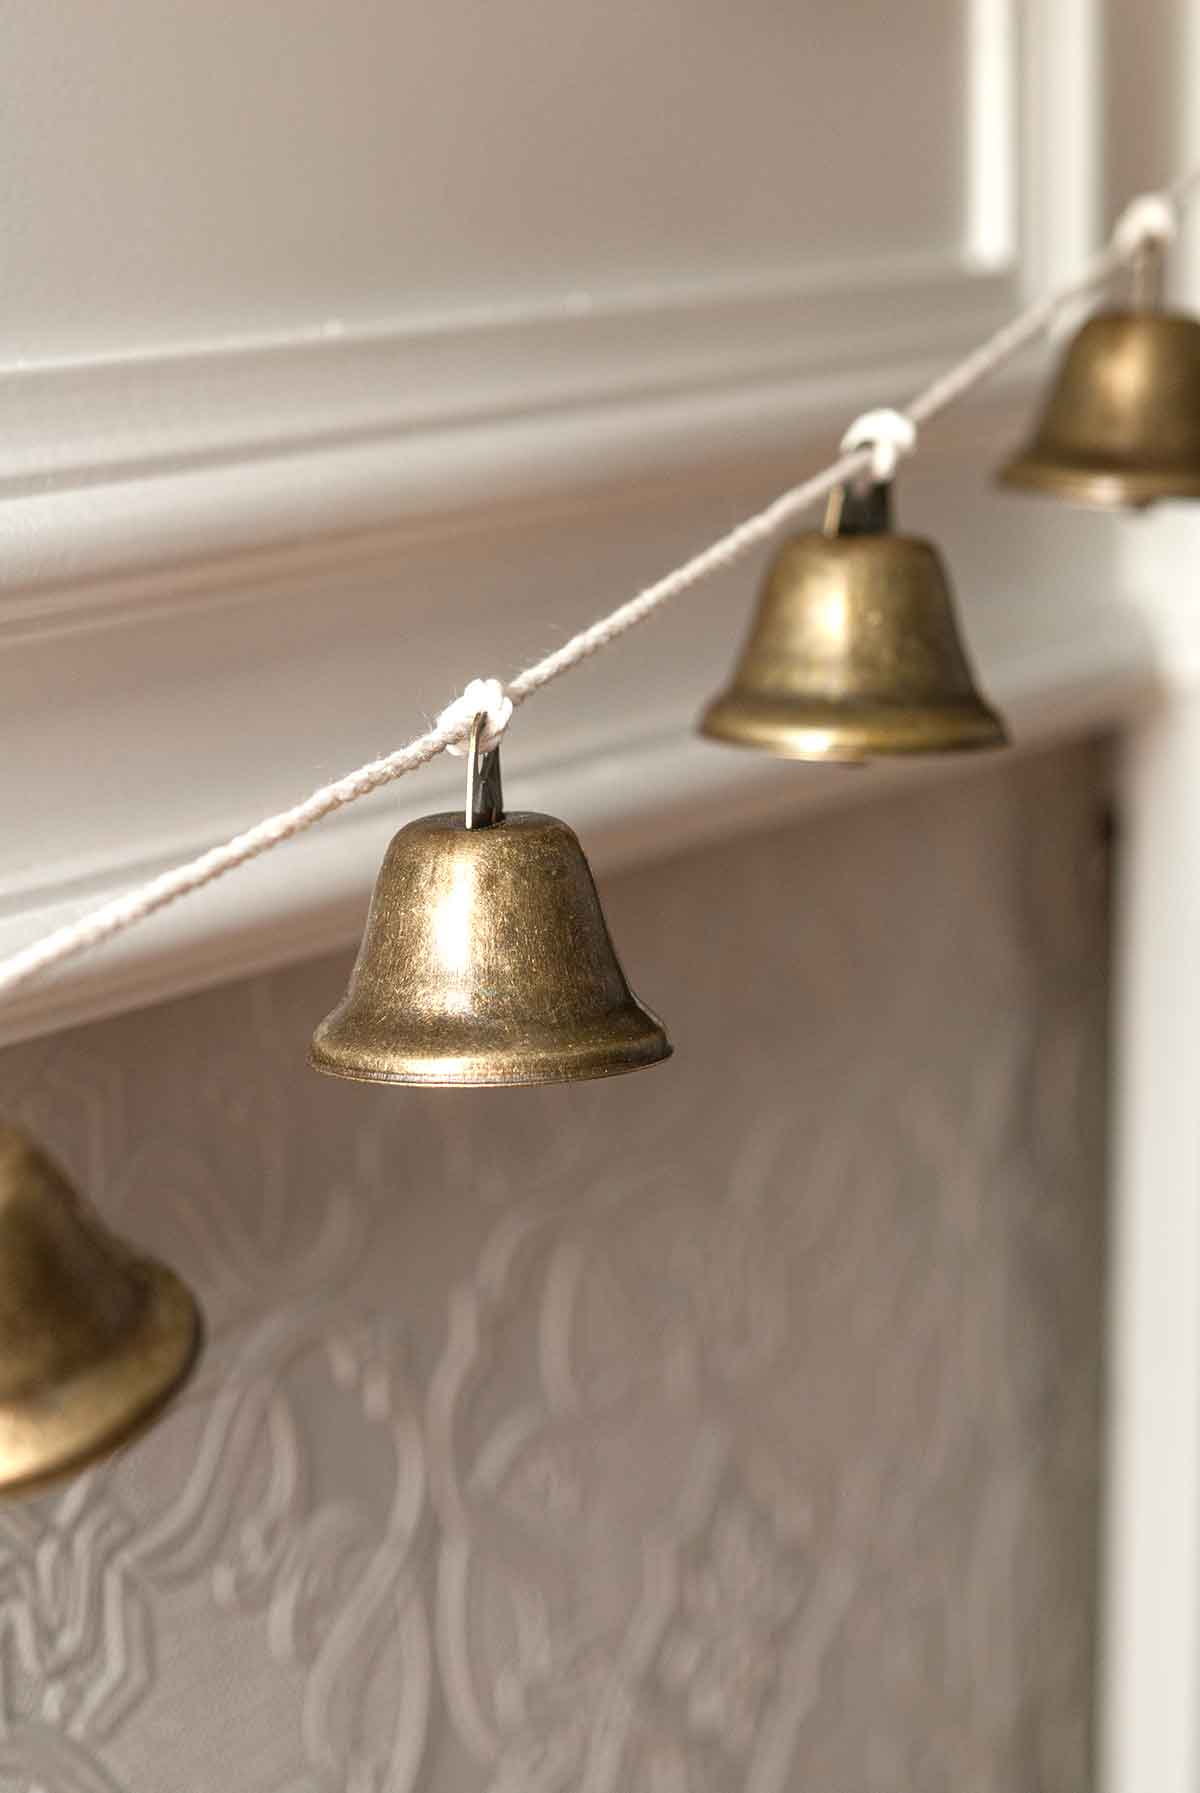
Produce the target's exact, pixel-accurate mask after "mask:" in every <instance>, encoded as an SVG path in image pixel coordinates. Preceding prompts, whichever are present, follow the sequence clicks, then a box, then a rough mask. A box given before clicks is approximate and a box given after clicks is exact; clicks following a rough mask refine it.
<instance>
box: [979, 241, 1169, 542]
mask: <svg viewBox="0 0 1200 1793" xmlns="http://www.w3.org/2000/svg"><path fill="white" fill-rule="evenodd" d="M1139 278H1140V283H1141V291H1140V293H1139V294H1138V295H1137V298H1138V299H1139V300H1140V303H1135V305H1134V307H1133V308H1132V309H1128V310H1122V311H1108V312H1102V313H1101V314H1100V315H1098V316H1096V317H1093V318H1090V319H1089V320H1088V322H1087V323H1085V324H1084V325H1083V326H1082V328H1081V329H1080V330H1079V331H1078V332H1077V333H1076V335H1075V336H1074V337H1073V338H1072V340H1071V343H1070V345H1069V346H1068V348H1067V351H1066V353H1065V355H1064V356H1063V359H1062V362H1061V364H1060V366H1059V369H1058V374H1057V377H1056V379H1055V381H1054V385H1053V387H1052V388H1051V392H1050V397H1049V399H1048V400H1047V403H1046V407H1045V409H1044V411H1043V413H1042V416H1041V419H1040V421H1039V423H1038V426H1037V429H1036V431H1035V433H1034V436H1033V439H1032V441H1031V442H1030V443H1029V445H1028V447H1027V448H1026V449H1025V450H1024V451H1023V452H1022V453H1021V454H1019V455H1017V457H1016V459H1015V460H1012V461H1010V462H1009V463H1008V465H1007V466H1006V467H1005V468H1003V470H1002V471H1001V473H1000V475H999V477H1000V480H1001V481H1002V483H1003V484H1004V485H1007V486H1015V487H1017V488H1019V489H1021V490H1024V491H1031V492H1045V493H1048V494H1049V495H1050V496H1051V497H1055V498H1063V499H1066V500H1068V501H1069V502H1072V503H1076V504H1089V505H1102V506H1117V505H1127V506H1131V507H1134V508H1137V509H1141V508H1143V507H1144V506H1146V505H1148V504H1153V503H1155V501H1156V500H1158V499H1160V498H1198V497H1200V318H1194V317H1187V316H1185V315H1183V314H1181V313H1178V312H1166V311H1161V310H1159V309H1158V308H1157V303H1156V299H1157V278H1156V274H1155V269H1154V263H1153V262H1152V261H1151V260H1150V252H1148V254H1147V257H1146V259H1145V261H1144V262H1143V265H1142V268H1141V271H1140V276H1139Z"/></svg>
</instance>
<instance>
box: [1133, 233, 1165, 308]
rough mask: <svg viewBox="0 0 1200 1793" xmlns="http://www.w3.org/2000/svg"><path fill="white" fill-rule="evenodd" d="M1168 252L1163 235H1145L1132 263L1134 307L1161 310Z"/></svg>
mask: <svg viewBox="0 0 1200 1793" xmlns="http://www.w3.org/2000/svg"><path fill="white" fill-rule="evenodd" d="M1166 260H1167V258H1166V253H1165V250H1164V245H1163V240H1162V238H1161V237H1143V238H1142V241H1141V242H1140V243H1139V245H1138V247H1137V250H1136V252H1135V254H1134V257H1133V261H1132V263H1131V265H1130V280H1131V286H1132V300H1133V309H1134V310H1135V311H1161V310H1162V305H1163V288H1164V284H1165V276H1166Z"/></svg>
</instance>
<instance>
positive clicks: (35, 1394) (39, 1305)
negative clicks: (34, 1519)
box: [0, 1127, 201, 1493]
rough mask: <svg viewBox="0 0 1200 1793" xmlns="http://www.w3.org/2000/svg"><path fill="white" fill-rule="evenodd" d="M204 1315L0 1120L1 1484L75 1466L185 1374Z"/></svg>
mask: <svg viewBox="0 0 1200 1793" xmlns="http://www.w3.org/2000/svg"><path fill="white" fill-rule="evenodd" d="M200 1332H201V1326H200V1315H199V1310H198V1309H197V1307H196V1303H195V1301H194V1300H193V1299H192V1296H191V1294H190V1293H189V1292H188V1290H187V1289H186V1288H185V1287H184V1285H183V1284H182V1283H181V1282H180V1281H179V1279H178V1277H176V1276H174V1275H172V1273H171V1272H170V1271H169V1270H167V1269H164V1267H163V1266H162V1265H161V1264H156V1263H154V1262H153V1261H152V1260H150V1259H148V1258H141V1257H138V1256H136V1255H135V1254H134V1253H133V1252H132V1251H130V1250H129V1248H128V1247H127V1246H126V1245H124V1244H123V1243H122V1242H121V1241H120V1240H119V1239H117V1238H116V1237H115V1236H114V1235H113V1234H112V1233H110V1232H109V1231H108V1229H107V1228H106V1227H105V1226H104V1225H103V1224H102V1222H101V1221H100V1218H99V1216H98V1215H97V1214H96V1213H95V1212H94V1211H93V1210H92V1209H91V1208H90V1207H89V1206H88V1205H87V1204H86V1203H85V1202H83V1201H82V1200H81V1199H80V1198H79V1196H78V1195H76V1194H75V1192H74V1190H73V1189H71V1187H70V1186H69V1184H68V1183H67V1182H66V1180H65V1178H64V1177H63V1176H62V1174H61V1172H60V1171H59V1170H57V1169H56V1167H55V1166H54V1165H53V1164H52V1163H51V1162H50V1161H49V1159H48V1158H46V1157H45V1156H44V1155H43V1153H41V1152H40V1151H38V1149H37V1148H36V1146H34V1145H33V1144H32V1142H31V1141H30V1140H28V1139H27V1138H26V1137H25V1135H24V1134H23V1133H21V1132H19V1131H18V1130H17V1129H16V1128H14V1127H0V1492H2V1493H11V1492H14V1491H17V1490H22V1491H23V1490H26V1489H29V1488H33V1487H37V1486H39V1485H40V1484H41V1483H43V1482H47V1481H50V1480H52V1479H53V1478H55V1477H57V1476H60V1475H65V1474H67V1473H69V1472H71V1471H73V1470H78V1469H82V1468H83V1467H84V1466H85V1465H86V1464H88V1463H91V1462H93V1461H94V1460H95V1459H97V1458H99V1457H103V1456H105V1455H107V1453H108V1452H109V1451H111V1450H114V1449H115V1448H116V1446H117V1445H119V1444H123V1443H125V1441H126V1440H127V1439H129V1438H130V1437H132V1436H133V1434H134V1433H136V1432H138V1431H140V1430H141V1428H142V1427H143V1426H145V1425H146V1424H147V1423H148V1422H149V1421H150V1420H151V1419H152V1418H153V1417H154V1415H155V1414H156V1413H157V1412H158V1410H159V1409H160V1408H161V1407H162V1406H163V1404H164V1403H165V1402H166V1400H167V1399H168V1397H169V1396H170V1395H172V1394H173V1393H174V1392H175V1390H176V1389H177V1388H178V1387H179V1385H180V1383H181V1382H183V1380H184V1379H185V1377H186V1376H187V1374H188V1372H189V1371H190V1369H191V1367H192V1364H193V1363H194V1361H195V1358H196V1354H197V1351H198V1349H199V1345H200Z"/></svg>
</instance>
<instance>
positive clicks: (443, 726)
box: [0, 167, 1200, 993]
mask: <svg viewBox="0 0 1200 1793" xmlns="http://www.w3.org/2000/svg"><path fill="white" fill-rule="evenodd" d="M1198 192H1200V167H1196V168H1194V169H1191V170H1190V171H1189V172H1188V173H1186V174H1184V175H1181V176H1180V177H1179V179H1178V180H1176V181H1174V182H1173V183H1172V185H1171V186H1170V187H1168V188H1167V189H1165V191H1164V192H1163V193H1162V194H1161V195H1160V194H1148V195H1145V196H1143V198H1142V199H1139V200H1135V201H1134V202H1133V204H1132V205H1130V206H1128V207H1126V210H1125V211H1124V213H1123V214H1122V217H1121V219H1120V220H1119V221H1118V225H1117V229H1116V231H1115V232H1114V234H1113V237H1112V239H1111V240H1110V243H1109V246H1108V247H1107V248H1106V249H1105V250H1104V251H1103V252H1102V253H1101V254H1100V255H1098V256H1096V257H1095V259H1094V260H1093V261H1092V262H1091V263H1089V265H1088V266H1087V268H1085V270H1084V272H1083V274H1082V275H1081V276H1080V278H1079V279H1078V280H1076V281H1073V282H1072V283H1071V284H1070V285H1069V286H1065V287H1061V288H1059V290H1058V291H1057V292H1054V293H1050V294H1048V295H1047V296H1046V297H1044V298H1042V299H1039V300H1037V302H1036V303H1035V304H1033V305H1030V306H1029V307H1028V309H1027V310H1025V311H1023V312H1021V313H1020V314H1019V315H1018V316H1017V317H1015V318H1013V319H1012V321H1011V322H1010V323H1007V324H1005V325H1004V326H1003V327H1002V328H1001V329H999V330H997V331H996V332H995V334H994V335H992V336H990V337H989V338H988V339H987V341H986V342H984V343H981V344H980V346H979V347H978V348H977V349H975V350H973V351H972V352H971V354H969V355H966V356H965V357H964V358H963V359H962V360H961V361H959V362H957V363H956V364H955V365H954V366H953V367H952V368H950V369H949V370H948V371H947V372H946V373H944V374H942V375H940V376H939V378H938V379H936V380H934V381H932V382H931V384H930V385H928V386H927V387H925V389H924V391H922V392H919V393H918V394H917V396H916V397H915V398H913V399H912V400H911V401H910V402H909V403H908V404H907V405H906V406H905V407H904V409H903V410H902V411H899V412H896V411H873V412H865V413H864V414H863V416H862V417H860V418H859V419H858V420H857V422H856V423H855V424H853V425H852V426H851V428H850V430H849V431H848V432H847V437H846V440H845V442H844V443H843V448H844V450H845V452H843V453H842V454H841V455H840V456H839V458H838V459H837V460H836V461H833V462H832V463H831V464H830V465H829V466H828V467H825V468H823V469H822V471H821V472H819V473H815V474H813V476H812V477H811V479H806V480H804V481H803V482H802V483H801V484H800V485H798V486H792V487H791V488H790V489H789V490H788V491H786V492H782V493H781V494H780V495H779V497H778V498H776V499H774V500H773V501H772V503H770V504H769V505H767V507H766V508H765V510H761V511H759V512H758V513H757V514H756V515H755V516H752V517H748V518H747V519H746V521H745V522H744V523H739V524H737V525H736V527H735V528H733V529H731V530H730V531H729V533H728V534H727V535H723V536H721V537H720V539H719V540H718V541H715V542H713V543H712V544H711V545H710V546H709V547H707V548H705V549H703V550H702V551H701V552H700V553H699V554H696V555H694V556H693V557H692V559H691V560H688V561H685V562H684V564H683V565H682V566H680V567H676V568H675V570H674V571H673V572H671V573H668V574H666V575H665V577H664V578H662V579H659V580H656V581H655V583H654V584H653V585H648V586H647V587H646V588H645V590H644V591H641V592H639V593H638V594H637V596H636V597H633V598H630V599H629V601H628V602H627V603H625V604H622V605H620V606H619V607H618V608H617V609H616V610H613V611H611V612H610V613H609V614H608V615H607V616H603V617H601V618H600V619H599V621H598V622H594V623H592V624H591V625H590V627H588V628H586V629H582V630H580V632H579V633H578V634H577V635H573V636H572V637H571V639H570V640H569V641H567V642H564V644H563V645H562V647H560V648H556V649H555V650H554V652H553V653H551V654H547V655H546V656H545V658H544V659H541V660H538V661H536V662H535V663H534V664H533V665H532V666H527V667H526V668H525V670H524V672H521V673H518V675H517V677H516V678H515V679H513V680H511V681H510V683H509V684H508V685H507V687H504V686H501V685H500V683H499V681H498V680H495V679H486V680H473V681H472V682H471V684H470V685H468V686H467V689H466V690H465V691H464V692H463V693H462V694H461V696H460V697H458V698H456V699H455V700H454V702H453V703H451V704H449V705H448V706H447V707H446V709H444V710H443V711H442V713H441V716H440V717H439V718H438V721H437V724H436V726H435V727H434V728H432V729H429V730H428V731H427V732H426V733H425V734H423V735H418V736H417V737H416V739H415V740H413V741H410V742H409V743H408V745H407V746H405V747H400V748H397V749H396V751H395V752H394V753H389V754H387V755H385V757H384V758H383V759H378V760H370V761H368V763H367V764H366V765H365V766H359V767H358V769H357V770H356V771H354V772H349V773H347V774H346V776H345V777H344V778H339V779H336V780H335V781H334V782H333V783H332V784H327V785H322V786H321V788H320V789H319V790H316V791H313V793H312V794H311V796H308V797H306V798H305V799H304V800H303V802H301V803H297V804H295V805H294V807H293V808H291V809H284V810H280V811H279V813H278V814H277V815H273V816H267V817H266V818H265V819H264V820H263V821H261V822H258V823H256V824H255V826H254V827H253V828H248V829H247V830H246V831H245V833H243V834H235V835H234V836H233V838H232V839H231V840H227V841H225V842H223V843H222V844H221V845H220V846H216V847H212V848H210V849H209V850H208V852H206V853H201V854H200V855H199V857H198V858H196V859H191V860H188V861H187V863H186V864H184V865H179V866H176V867H175V868H174V869H173V870H172V871H169V872H163V873H161V874H160V876H158V877H157V878H151V879H150V880H149V881H148V882H147V883H145V884H141V885H138V886H137V887H136V888H135V889H133V890H130V891H127V892H126V893H125V895H124V896H120V897H116V898H114V899H113V901H111V902H108V903H103V904H101V906H100V907H99V908H97V909H93V910H92V911H91V912H90V913H89V914H87V915H84V916H82V917H80V919H79V920H78V921H73V922H69V923H67V924H66V925H65V926H63V927H61V928H56V929H55V930H54V932H53V933H51V934H47V935H45V936H44V937H43V938H42V939H41V940H35V941H34V942H33V943H32V944H31V945H29V946H26V947H22V948H21V950H20V951H19V952H15V953H12V954H10V956H9V957H8V958H6V959H0V993H3V992H5V991H8V990H15V989H16V988H17V987H18V986H19V985H21V984H26V983H28V982H29V981H30V980H31V979H32V978H35V977H37V976H38V975H40V973H42V972H43V971H46V970H48V969H49V968H50V967H51V966H52V965H58V964H61V963H62V962H63V961H64V960H66V959H72V958H75V957H76V956H77V955H78V954H79V953H83V952H87V951H88V950H89V949H90V948H92V947H94V946H99V945H100V944H101V943H102V942H103V941H105V940H111V939H112V938H113V936H114V935H116V934H122V933H124V932H125V931H126V929H128V928H132V927H135V926H136V925H137V924H138V923H139V922H142V921H145V920H147V919H148V918H149V917H150V916H152V915H155V914H157V912H158V911H159V910H160V909H165V908H166V907H167V905H168V904H169V903H173V902H176V901H177V900H178V899H179V898H180V897H184V896H188V895H190V894H191V892H192V891H195V890H201V889H203V887H204V886H205V885H206V884H211V883H212V882H213V880H214V879H215V878H220V877H223V876H224V875H225V873H226V872H231V871H234V870H235V869H236V868H237V867H238V866H239V865H245V864H246V863H247V861H248V860H251V859H256V858H257V857H258V855H259V854H260V853H265V852H267V851H268V850H269V849H270V848H272V847H277V846H280V845H281V844H282V843H283V842H284V841H286V840H290V839H291V838H292V837H293V836H294V835H297V834H300V833H302V832H303V831H304V830H305V829H306V828H311V827H312V826H313V824H314V823H315V822H319V821H321V820H322V819H323V818H324V817H325V816H327V815H331V814H332V813H333V811H334V810H336V809H342V808H344V807H345V805H346V804H348V803H353V802H355V801H356V800H357V799H358V798H359V797H366V796H368V795H369V794H370V793H371V792H372V791H377V790H379V789H380V787H381V786H383V785H385V784H391V783H392V782H393V780H395V779H397V778H403V777H404V775H405V774H406V773H407V772H415V771H416V770H417V768H418V766H424V765H426V764H427V763H428V762H429V761H430V760H432V759H436V758H437V756H438V754H440V753H445V752H447V751H449V752H461V751H462V750H463V745H464V743H465V741H466V738H467V735H468V734H469V732H470V727H471V723H472V721H473V720H474V718H475V717H476V716H477V715H479V714H481V713H486V715H487V717H488V726H487V729H486V731H485V733H484V736H483V743H482V744H483V745H484V746H485V747H492V746H495V745H496V743H497V742H498V741H499V740H500V737H501V736H502V735H503V733H504V731H505V729H506V728H507V726H508V723H509V721H510V719H511V717H512V714H513V711H514V710H515V709H517V708H518V707H519V706H520V705H521V704H523V703H524V702H525V700H526V699H527V698H529V697H532V696H533V694H534V692H536V691H540V690H541V689H542V688H543V686H545V685H548V684H550V683H551V681H552V680H554V679H557V678H559V677H561V675H562V674H563V673H564V672H569V671H570V670H571V668H572V667H575V666H578V665H579V664H580V662H581V661H583V660H586V659H588V658H589V657H590V656H591V655H592V654H595V653H598V652H599V650H600V649H601V648H604V647H607V646H608V645H609V644H610V643H611V642H613V641H616V640H617V639H618V638H619V637H620V636H622V635H624V634H625V633H626V632H627V631H628V630H629V629H633V628H636V626H637V625H638V624H639V623H642V622H645V621H646V619H647V617H649V616H652V615H653V614H654V612H655V611H656V610H658V609H660V608H661V607H662V605H664V604H666V603H667V602H669V600H670V599H671V598H676V597H680V596H682V594H683V593H684V592H686V591H690V590H691V588H692V587H693V586H695V585H699V584H700V583H701V582H702V581H703V580H705V579H708V578H711V576H712V575H713V574H714V573H718V572H722V571H724V570H725V569H726V568H728V567H731V566H733V565H734V564H735V563H736V562H737V561H739V560H741V559H742V558H743V557H744V556H745V555H746V554H748V553H749V552H750V551H751V550H752V549H753V548H757V547H758V546H760V544H762V543H763V542H765V541H767V540H768V539H769V538H770V537H771V536H773V535H774V534H775V533H776V531H777V530H779V529H780V528H781V527H782V526H783V525H784V524H785V523H788V522H791V521H792V520H793V519H794V518H795V517H797V516H799V515H801V514H802V513H803V512H804V511H807V510H808V509H809V508H810V506H812V505H814V504H817V503H818V502H819V501H820V500H821V499H822V498H824V497H826V496H827V495H828V494H829V493H830V492H831V491H832V490H833V489H834V487H835V486H840V485H844V484H845V483H846V482H847V481H849V480H852V479H854V478H856V477H857V476H859V475H861V474H864V473H870V474H872V476H873V477H875V478H881V479H888V478H890V477H891V475H892V473H894V471H895V465H896V460H897V459H898V457H899V456H900V455H901V454H904V453H909V452H911V450H912V448H913V447H914V446H915V441H916V431H917V429H918V427H919V426H921V425H923V424H925V423H927V422H928V421H929V419H930V418H931V417H936V416H937V415H938V413H939V412H941V411H944V410H945V409H946V408H947V407H948V406H949V405H952V404H954V403H955V402H956V401H957V400H958V399H960V398H961V397H963V396H964V394H965V393H967V392H969V391H970V390H971V389H972V387H974V386H977V385H978V384H979V383H980V381H981V380H984V379H986V378H987V376H988V375H989V374H990V373H993V372H994V371H995V370H996V368H998V367H1000V366H1002V365H1003V363H1004V362H1006V361H1008V360H1010V359H1011V358H1012V357H1013V356H1014V355H1016V354H1017V353H1019V351H1020V350H1021V349H1023V348H1024V347H1025V346H1026V344H1028V343H1030V342H1032V341H1034V340H1035V338H1036V337H1038V336H1040V335H1041V334H1042V333H1043V332H1044V331H1045V330H1046V329H1048V328H1049V326H1050V324H1052V323H1053V321H1054V319H1055V318H1056V317H1057V316H1058V314H1059V312H1061V311H1062V310H1064V309H1065V308H1066V307H1067V306H1069V305H1071V304H1073V303H1074V302H1075V301H1076V300H1077V299H1080V298H1082V297H1083V296H1085V295H1086V294H1088V293H1090V292H1092V291H1094V290H1095V289H1096V288H1097V287H1100V286H1103V285H1104V284H1105V283H1106V282H1107V281H1109V280H1110V279H1111V278H1112V276H1113V275H1114V274H1116V273H1118V272H1119V271H1120V270H1121V269H1122V268H1123V267H1125V266H1126V265H1127V264H1128V263H1129V262H1130V261H1132V260H1134V259H1136V257H1137V256H1138V255H1140V254H1141V252H1142V250H1143V248H1144V246H1145V243H1146V241H1147V238H1148V237H1154V236H1156V235H1158V234H1160V233H1161V230H1162V227H1163V224H1164V220H1168V219H1169V220H1170V221H1171V222H1172V225H1173V220H1174V216H1175V214H1176V211H1177V210H1178V208H1179V207H1181V206H1183V205H1184V204H1186V203H1188V202H1189V201H1190V200H1192V199H1193V198H1194V197H1195V196H1196V194H1197V193H1198ZM1131 218H1132V219H1133V220H1134V223H1133V224H1131V223H1130V222H1129V220H1130V219H1131ZM881 420H882V421H881ZM859 442H861V443H862V444H863V445H862V446H858V445H857V444H858V443H859Z"/></svg>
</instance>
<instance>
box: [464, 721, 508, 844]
mask: <svg viewBox="0 0 1200 1793" xmlns="http://www.w3.org/2000/svg"><path fill="white" fill-rule="evenodd" d="M487 720H488V719H487V712H486V710H481V711H480V713H479V715H478V716H476V718H475V720H474V722H472V724H471V733H470V737H469V739H468V744H467V802H466V811H465V815H464V820H465V822H466V825H467V827H468V828H492V827H494V826H495V824H496V823H497V822H502V821H503V820H504V791H503V788H502V786H501V783H500V744H499V742H497V743H496V745H495V747H489V748H481V747H480V745H479V739H480V736H481V735H482V734H483V731H484V729H485V728H486V727H487Z"/></svg>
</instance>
